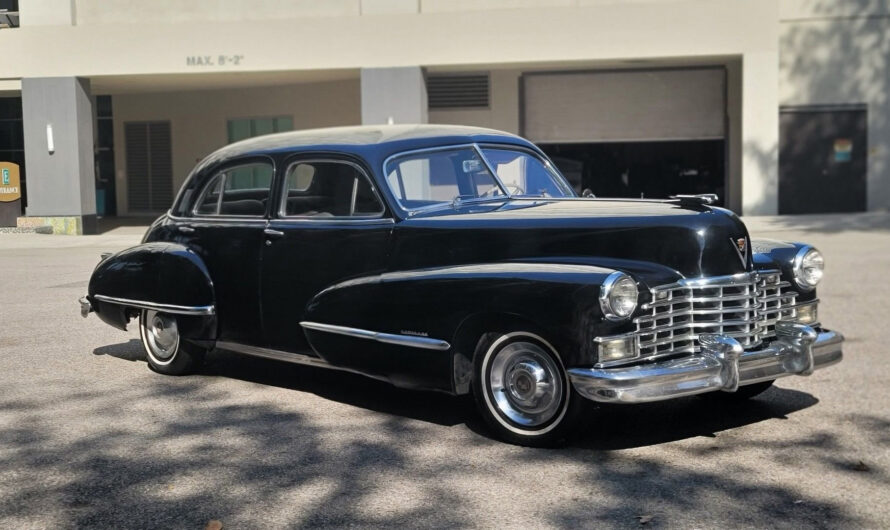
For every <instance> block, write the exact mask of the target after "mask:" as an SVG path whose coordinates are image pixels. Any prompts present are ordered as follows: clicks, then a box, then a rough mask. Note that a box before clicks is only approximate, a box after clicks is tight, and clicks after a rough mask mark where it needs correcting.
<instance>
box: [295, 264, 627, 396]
mask: <svg viewBox="0 0 890 530" xmlns="http://www.w3.org/2000/svg"><path fill="white" fill-rule="evenodd" d="M612 272H614V269H606V268H601V267H595V266H589V265H578V264H564V263H561V264H555V263H521V262H506V263H486V264H476V265H462V266H449V267H442V268H431V269H422V270H412V271H403V272H391V273H385V274H380V275H375V276H371V277H366V278H359V279H356V280H351V281H347V282H343V283H340V284H337V285H334V286H332V287H330V288H328V289H326V290H324V291H323V292H321V293H319V294H318V295H317V296H316V297H315V298H314V299H313V300H312V302H311V303H310V304H309V306H308V307H307V311H306V315H307V320H308V321H311V322H315V323H322V324H329V325H334V326H342V327H348V328H356V329H361V330H368V331H373V332H378V333H385V334H388V335H396V336H402V337H422V338H428V339H435V340H440V341H446V342H448V343H449V345H450V346H451V347H450V348H447V349H445V350H438V351H437V350H434V349H423V348H417V349H414V348H410V347H400V346H395V347H393V346H392V344H391V343H390V344H388V345H385V346H386V348H385V350H384V349H382V348H381V349H380V351H381V356H382V357H384V358H385V359H386V361H387V362H386V363H385V366H384V365H383V364H381V362H380V360H379V359H377V360H375V359H373V357H374V356H372V355H365V354H366V353H368V352H370V351H371V350H370V349H369V347H370V346H371V345H370V344H369V342H370V341H368V340H363V339H365V337H357V338H355V339H354V340H353V341H352V343H351V344H350V343H349V342H347V341H348V340H349V339H348V338H347V339H344V338H343V336H342V335H341V336H334V335H333V334H331V333H328V332H326V331H320V330H313V329H308V328H307V329H306V334H307V338H308V339H309V342H310V344H311V345H312V347H313V348H314V349H315V350H316V352H317V353H318V354H319V355H320V356H321V357H323V358H325V360H327V361H328V362H330V363H331V364H335V365H341V366H347V367H350V368H354V369H357V370H359V371H363V372H367V371H372V370H376V369H381V367H382V369H384V370H396V371H400V372H401V371H404V373H399V374H392V373H377V374H375V375H382V376H384V377H386V378H387V379H390V380H391V381H393V382H397V381H398V379H399V378H400V377H403V376H405V377H407V375H408V374H409V373H412V372H413V373H417V374H418V376H419V377H420V378H421V380H419V381H410V382H404V383H403V384H404V385H405V386H432V387H433V388H439V389H442V390H448V391H456V390H455V385H454V381H453V377H452V374H453V373H454V370H453V369H452V367H453V366H454V365H456V364H465V363H464V361H466V359H467V358H469V359H472V354H473V351H472V350H471V349H470V351H467V350H468V346H466V345H465V341H463V340H462V337H461V336H460V332H461V329H462V325H463V324H465V323H467V322H469V321H470V320H472V319H473V317H474V315H491V316H493V319H492V320H490V321H489V322H491V324H492V325H493V326H496V327H497V326H503V325H505V322H515V323H519V322H522V323H525V324H527V325H528V326H533V327H534V330H535V331H537V332H540V333H544V334H545V335H546V336H547V338H548V340H550V341H551V342H552V343H554V345H555V346H556V347H557V348H558V349H559V350H560V352H561V353H562V355H563V356H564V358H563V362H565V363H566V365H574V364H576V363H577V362H578V360H579V359H580V358H581V357H583V356H586V355H589V352H587V351H585V347H586V345H590V344H591V339H592V335H593V334H594V333H595V332H596V330H597V328H598V327H599V324H600V323H601V322H600V321H601V320H602V318H601V311H600V308H599V298H598V296H599V291H600V286H601V285H602V282H603V281H604V280H605V278H606V277H607V276H608V275H609V274H610V273H612ZM485 331H494V330H485ZM476 339H477V340H478V337H476ZM373 346H374V347H377V348H379V346H377V345H373ZM474 346H475V343H473V344H472V346H470V347H469V348H472V347H474ZM355 352H362V353H355ZM456 355H459V356H461V357H463V359H458V360H455V359H454V356H456ZM395 357H398V358H399V359H398V360H397V361H396V360H395ZM362 361H366V362H365V363H364V364H361V365H357V364H356V363H361V362H362Z"/></svg>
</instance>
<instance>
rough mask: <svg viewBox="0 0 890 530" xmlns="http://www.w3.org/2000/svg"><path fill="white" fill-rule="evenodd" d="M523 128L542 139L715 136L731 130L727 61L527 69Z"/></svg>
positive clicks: (588, 140)
mask: <svg viewBox="0 0 890 530" xmlns="http://www.w3.org/2000/svg"><path fill="white" fill-rule="evenodd" d="M522 89H523V95H522V98H523V116H522V125H521V128H522V134H523V136H525V137H526V138H529V139H530V140H532V141H534V142H539V143H573V142H575V143H592V142H641V141H657V140H713V139H721V138H723V137H724V136H725V134H726V71H725V69H724V68H722V67H709V68H688V69H661V70H633V71H601V72H559V73H529V74H525V75H523V78H522Z"/></svg>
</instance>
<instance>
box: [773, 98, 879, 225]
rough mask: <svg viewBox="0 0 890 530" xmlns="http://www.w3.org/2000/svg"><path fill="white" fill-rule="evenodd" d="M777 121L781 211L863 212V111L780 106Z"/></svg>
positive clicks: (865, 127)
mask: <svg viewBox="0 0 890 530" xmlns="http://www.w3.org/2000/svg"><path fill="white" fill-rule="evenodd" d="M779 122H780V132H779V134H780V146H781V147H780V149H779V213H780V214H807V213H830V212H862V211H865V209H866V184H865V183H866V173H867V169H866V164H867V160H868V158H867V149H868V145H867V144H868V113H867V111H866V109H865V107H863V106H856V107H834V108H826V107H794V108H783V109H781V111H780V114H779Z"/></svg>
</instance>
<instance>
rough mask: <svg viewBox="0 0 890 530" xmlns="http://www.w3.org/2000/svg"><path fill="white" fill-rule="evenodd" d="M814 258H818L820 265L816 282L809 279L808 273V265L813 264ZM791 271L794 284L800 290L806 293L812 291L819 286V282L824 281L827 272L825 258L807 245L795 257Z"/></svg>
mask: <svg viewBox="0 0 890 530" xmlns="http://www.w3.org/2000/svg"><path fill="white" fill-rule="evenodd" d="M814 258H817V259H818V262H819V263H820V266H819V274H818V275H817V276H816V278H815V280H813V279H812V277H811V276H810V278H809V279H808V276H809V275H808V274H807V272H806V270H807V265H808V263H809V264H811V263H812V260H813V259H814ZM791 271H792V275H793V276H794V283H795V284H797V286H798V287H799V288H800V289H802V290H804V291H812V290H813V289H815V288H816V286H817V285H819V282H821V281H822V277H823V275H824V272H825V258H824V256H822V253H821V252H819V250H818V249H816V248H815V247H812V246H810V245H805V246H803V247H801V248H800V250H798V251H797V254H795V255H794V260H793V262H792V268H791Z"/></svg>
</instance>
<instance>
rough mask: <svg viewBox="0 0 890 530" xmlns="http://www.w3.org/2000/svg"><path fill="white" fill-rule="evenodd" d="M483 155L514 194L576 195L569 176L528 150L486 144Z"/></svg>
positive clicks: (523, 195)
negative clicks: (560, 172) (561, 173)
mask: <svg viewBox="0 0 890 530" xmlns="http://www.w3.org/2000/svg"><path fill="white" fill-rule="evenodd" d="M482 154H483V155H485V159H486V160H488V164H489V165H490V166H491V167H492V168H493V169H494V170H495V172H497V174H498V178H499V179H500V181H501V183H502V184H503V185H504V186H505V187H506V188H507V190H508V191H509V192H510V195H511V196H514V197H516V196H521V197H574V196H575V193H574V191H572V188H571V186H569V184H568V183H567V182H566V181H565V179H564V178H563V177H562V175H560V174H559V173H557V172H556V170H554V169H552V168H551V166H550V164H547V163H545V162H544V161H543V160H541V159H540V158H538V157H536V156H533V155H531V154H530V153H527V152H525V151H516V150H514V149H495V148H492V147H483V148H482Z"/></svg>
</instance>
